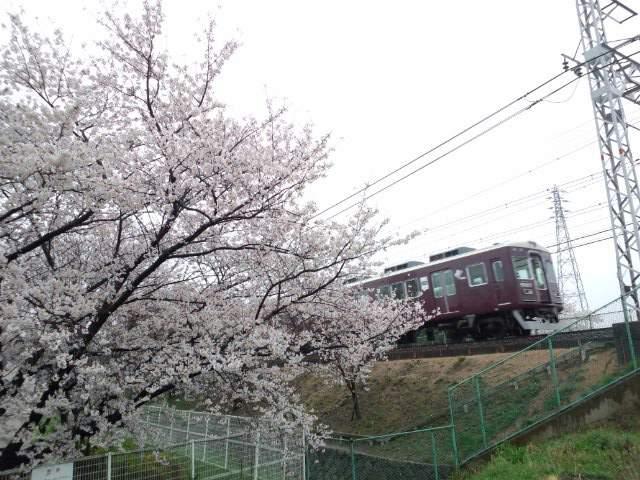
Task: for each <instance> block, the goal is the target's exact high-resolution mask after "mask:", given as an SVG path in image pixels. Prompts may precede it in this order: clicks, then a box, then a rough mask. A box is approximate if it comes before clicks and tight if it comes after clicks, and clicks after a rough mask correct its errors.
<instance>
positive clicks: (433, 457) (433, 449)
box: [431, 430, 440, 480]
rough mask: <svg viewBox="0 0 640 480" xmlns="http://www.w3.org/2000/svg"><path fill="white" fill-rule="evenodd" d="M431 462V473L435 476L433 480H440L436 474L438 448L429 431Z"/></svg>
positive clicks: (434, 438) (434, 437)
mask: <svg viewBox="0 0 640 480" xmlns="http://www.w3.org/2000/svg"><path fill="white" fill-rule="evenodd" d="M431 461H432V463H433V472H434V473H435V475H436V479H435V480H440V475H439V474H438V446H437V445H436V436H435V434H434V433H433V430H432V431H431Z"/></svg>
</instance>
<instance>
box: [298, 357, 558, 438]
mask: <svg viewBox="0 0 640 480" xmlns="http://www.w3.org/2000/svg"><path fill="white" fill-rule="evenodd" d="M508 355H511V354H508V353H503V354H490V355H475V356H471V357H446V358H424V359H415V360H398V361H392V362H379V363H377V364H376V365H375V366H374V368H373V370H372V372H371V377H370V378H369V382H368V385H367V390H362V391H360V401H361V407H362V415H363V419H362V420H361V421H352V420H351V399H350V397H349V393H348V392H347V389H346V388H345V387H343V386H336V385H331V384H329V383H328V382H327V381H326V379H324V378H320V377H318V376H313V375H306V376H305V377H303V378H301V379H299V380H298V381H297V389H298V391H299V392H300V394H301V396H302V399H303V401H304V403H305V405H306V406H307V407H309V408H311V409H313V411H315V413H316V414H317V415H318V417H319V418H320V421H322V422H323V423H325V424H326V425H328V426H329V427H330V428H331V429H332V430H334V431H336V432H343V433H354V434H360V435H375V434H380V433H388V432H398V431H403V430H412V429H414V428H420V427H424V426H438V425H443V424H446V423H448V422H449V418H448V412H447V387H448V386H449V385H451V384H454V383H457V382H459V381H460V380H463V379H465V378H467V377H469V376H470V375H471V374H473V373H475V372H477V371H478V370H481V369H483V368H485V367H487V366H488V365H491V364H492V363H494V362H497V361H499V360H501V359H503V358H504V357H506V356H508ZM547 355H548V354H547V352H545V351H540V352H532V356H529V357H528V358H527V359H525V360H523V362H522V365H517V364H514V365H513V369H514V370H512V371H510V372H505V374H506V373H509V374H514V371H517V370H522V371H524V370H526V369H528V368H530V367H531V362H532V361H534V362H543V361H545V360H546V358H547ZM534 356H535V358H533V357H534ZM537 357H540V358H539V359H538V358H537ZM434 417H435V418H434Z"/></svg>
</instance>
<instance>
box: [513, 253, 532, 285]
mask: <svg viewBox="0 0 640 480" xmlns="http://www.w3.org/2000/svg"><path fill="white" fill-rule="evenodd" d="M513 270H514V272H516V278H517V279H518V280H533V276H532V275H531V267H530V266H529V259H528V258H527V257H513Z"/></svg>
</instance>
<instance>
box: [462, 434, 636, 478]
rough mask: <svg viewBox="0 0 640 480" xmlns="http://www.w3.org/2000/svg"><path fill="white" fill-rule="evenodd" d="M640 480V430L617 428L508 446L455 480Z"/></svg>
mask: <svg viewBox="0 0 640 480" xmlns="http://www.w3.org/2000/svg"><path fill="white" fill-rule="evenodd" d="M513 479H518V480H609V479H611V480H614V479H625V480H640V433H638V431H635V432H628V431H623V430H622V429H620V428H618V427H607V428H598V429H594V430H591V431H587V432H583V433H576V434H570V435H566V436H563V437H561V438H558V439H555V440H550V441H544V442H540V443H533V444H530V445H527V446H523V447H518V446H513V445H505V446H504V447H502V448H500V449H498V451H497V452H496V453H495V454H494V455H493V457H492V458H491V460H490V461H489V463H488V464H486V465H483V466H480V467H476V469H475V470H474V471H466V472H464V471H463V472H460V473H458V474H456V475H455V476H454V477H452V480H513Z"/></svg>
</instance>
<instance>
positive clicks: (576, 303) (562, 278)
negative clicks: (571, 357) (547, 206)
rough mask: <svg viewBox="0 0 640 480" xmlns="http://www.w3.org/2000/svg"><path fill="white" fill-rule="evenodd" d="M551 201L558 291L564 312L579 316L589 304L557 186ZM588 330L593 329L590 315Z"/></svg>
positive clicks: (553, 190) (584, 312)
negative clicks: (554, 223)
mask: <svg viewBox="0 0 640 480" xmlns="http://www.w3.org/2000/svg"><path fill="white" fill-rule="evenodd" d="M551 200H552V202H553V217H554V219H555V222H556V266H557V269H558V289H559V290H560V295H561V296H562V301H563V303H564V305H565V311H566V310H568V311H570V312H571V311H572V310H573V312H576V313H577V312H580V314H582V315H584V314H586V313H588V312H589V302H587V296H586V295H585V293H584V286H583V285H582V277H581V276H580V269H579V268H578V261H577V260H576V255H575V252H574V250H573V244H572V242H571V236H570V235H569V228H568V227H567V219H566V217H565V208H564V205H563V203H562V195H561V194H560V189H559V188H558V186H557V185H554V186H553V188H552V189H551ZM567 307H569V308H567ZM571 307H573V308H571ZM573 312H572V313H573ZM589 328H593V323H592V321H591V316H590V315H589Z"/></svg>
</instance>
